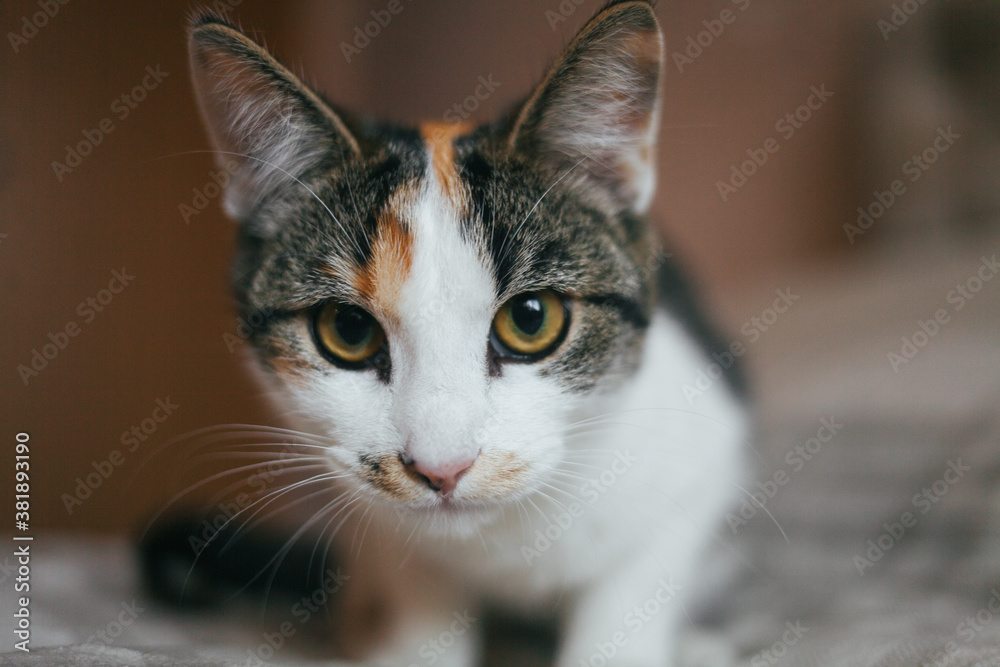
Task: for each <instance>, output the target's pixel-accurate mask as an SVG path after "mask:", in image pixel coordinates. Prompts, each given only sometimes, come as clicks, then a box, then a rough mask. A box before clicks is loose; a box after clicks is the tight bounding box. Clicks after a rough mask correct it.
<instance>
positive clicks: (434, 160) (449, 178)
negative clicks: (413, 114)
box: [420, 123, 472, 209]
mask: <svg viewBox="0 0 1000 667" xmlns="http://www.w3.org/2000/svg"><path fill="white" fill-rule="evenodd" d="M470 129H472V128H471V126H470V125H468V124H467V123H424V124H423V125H421V126H420V136H422V137H423V138H424V141H425V142H427V147H428V148H429V149H430V152H431V168H432V169H433V170H434V176H435V177H437V180H438V183H440V184H441V188H442V189H443V190H444V194H445V196H446V197H447V198H448V200H449V201H451V202H452V203H453V204H454V205H455V207H456V208H459V209H461V208H462V206H463V201H464V198H463V197H462V187H461V178H460V177H459V175H458V170H456V169H455V143H454V141H455V138H456V137H460V136H462V135H463V134H466V133H467V132H469V130H470Z"/></svg>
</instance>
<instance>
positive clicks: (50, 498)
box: [0, 0, 878, 531]
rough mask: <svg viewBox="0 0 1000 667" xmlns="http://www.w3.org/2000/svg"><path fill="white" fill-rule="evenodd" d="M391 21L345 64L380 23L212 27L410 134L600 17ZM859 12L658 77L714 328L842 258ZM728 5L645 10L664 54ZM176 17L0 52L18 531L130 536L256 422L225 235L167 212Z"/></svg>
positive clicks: (333, 14)
mask: <svg viewBox="0 0 1000 667" xmlns="http://www.w3.org/2000/svg"><path fill="white" fill-rule="evenodd" d="M403 3H404V11H403V12H402V13H401V14H399V15H398V16H396V17H394V18H393V20H392V22H391V23H390V24H389V25H388V26H387V27H385V28H384V30H383V31H382V32H381V34H380V35H378V36H377V37H375V38H373V39H372V40H371V43H370V44H369V45H368V46H367V47H366V48H365V49H364V50H362V51H361V53H360V54H356V55H355V56H354V58H353V61H352V62H351V63H348V62H346V60H345V58H344V56H343V55H342V53H341V48H340V43H341V42H343V41H349V40H351V39H352V38H353V34H354V28H355V27H356V26H363V24H364V23H365V22H366V21H368V20H370V19H371V17H370V16H368V11H369V10H370V9H371V8H381V7H384V6H385V4H386V3H385V2H383V1H381V0H375V1H374V2H371V3H352V4H350V5H348V4H347V3H336V4H335V3H323V2H300V3H281V4H279V3H264V2H255V1H254V0H246V1H244V2H243V3H241V4H240V6H239V7H238V8H237V9H236V10H234V12H233V16H234V17H236V18H238V19H239V21H240V22H241V23H242V25H243V26H245V27H247V28H253V29H255V31H256V32H254V33H253V34H255V35H257V36H258V37H260V38H261V39H263V40H264V41H266V43H267V44H268V45H269V46H270V47H272V48H274V49H275V50H276V52H277V53H278V54H279V55H280V56H282V57H283V58H284V59H285V60H286V62H287V63H288V64H289V65H291V66H292V67H293V68H295V69H297V70H300V71H304V72H306V73H308V77H307V80H312V81H315V82H316V83H317V84H318V85H319V87H320V88H321V89H323V90H325V91H326V92H327V93H328V95H329V96H330V97H331V98H332V99H335V100H336V101H338V102H340V103H342V104H345V105H347V106H351V107H354V108H359V109H365V110H369V111H371V112H373V113H376V114H380V115H384V116H388V117H390V118H394V119H400V120H410V121H413V120H417V119H419V118H426V117H430V118H438V117H440V116H441V115H442V114H443V113H444V112H445V110H447V109H448V108H450V107H451V106H452V105H453V104H455V103H461V102H462V101H463V100H465V99H466V98H467V96H469V95H470V94H471V93H472V92H473V91H474V90H475V88H476V85H477V79H478V77H480V76H484V77H489V76H492V77H493V79H494V81H498V82H500V84H501V85H500V86H499V87H498V88H497V90H496V92H495V93H494V94H493V95H492V96H490V97H489V98H488V99H486V100H484V101H483V102H482V105H481V108H480V109H479V110H478V111H477V114H476V116H477V117H484V116H488V115H490V114H491V113H494V112H497V111H498V110H501V109H503V108H504V107H506V106H507V105H509V104H511V103H512V102H514V101H515V100H517V99H518V98H519V97H521V96H522V95H524V94H526V92H527V91H528V89H529V87H530V86H531V84H532V82H533V81H534V80H535V79H536V78H537V77H539V76H540V75H541V74H542V73H543V71H544V68H545V65H546V63H547V61H548V60H549V59H550V58H552V57H553V56H555V55H556V54H557V53H558V51H559V49H560V48H561V46H562V44H563V43H565V41H567V40H568V39H569V38H570V37H571V36H572V34H573V32H574V31H575V30H576V28H577V27H578V26H579V25H581V24H582V23H583V22H584V21H585V20H586V19H587V18H588V17H589V16H590V15H591V14H592V13H593V12H594V11H595V10H596V9H597V8H598V7H599V5H600V4H602V3H601V1H599V0H585V1H584V2H583V3H582V5H581V6H580V7H579V8H578V9H576V10H575V12H573V13H572V14H571V15H570V16H569V17H568V19H567V20H566V21H565V22H561V23H559V24H557V25H556V26H555V29H553V28H552V27H551V26H550V23H549V20H548V18H547V16H546V11H547V10H549V11H555V12H558V11H559V2H558V1H557V0H545V1H542V2H539V1H537V0H516V1H510V2H502V3H498V2H462V1H460V0H448V1H439V2H433V3H432V2H416V1H412V0H403ZM831 5H835V6H836V7H831ZM858 5H860V3H855V2H851V3H825V2H824V3H820V2H804V3H786V2H783V1H780V0H753V1H752V2H751V3H750V5H749V8H748V9H747V10H746V12H744V13H740V12H737V13H738V14H739V16H738V20H737V21H736V23H734V24H732V25H730V26H728V27H727V28H726V30H725V32H724V33H723V34H722V35H721V36H720V37H719V38H718V39H717V40H716V42H715V43H714V44H713V45H711V46H710V47H708V48H706V49H705V52H704V54H703V55H701V56H700V57H699V58H698V59H697V60H696V61H695V62H694V63H693V64H691V65H689V66H688V68H686V69H685V71H684V72H682V73H681V72H678V71H677V68H676V67H675V66H674V65H673V64H671V65H669V66H668V69H667V75H666V77H665V79H666V81H665V93H666V94H665V105H664V108H663V125H664V130H663V133H662V143H661V146H662V149H661V154H660V165H661V170H662V171H661V189H660V194H659V199H658V201H657V204H656V213H657V216H658V219H659V220H660V221H661V222H662V224H664V226H665V227H666V228H667V229H668V230H669V232H670V233H671V236H672V238H674V239H675V241H676V248H677V250H678V253H679V254H680V255H681V256H682V257H684V258H686V259H687V262H688V263H689V264H691V265H692V266H693V267H694V268H695V269H696V271H697V273H698V275H699V277H700V278H701V280H702V281H703V282H704V283H705V284H706V285H707V286H708V288H709V294H710V295H711V297H712V298H713V299H714V301H715V303H717V304H720V307H721V306H724V305H725V302H726V299H727V298H729V297H728V296H727V295H728V294H730V288H731V287H733V286H739V285H743V284H745V283H746V282H747V281H751V280H753V279H754V278H755V277H757V278H759V277H760V276H763V275H766V274H773V273H776V272H777V273H779V274H780V272H781V271H784V270H791V269H790V268H789V267H794V266H795V265H796V264H797V263H800V262H803V261H806V260H809V259H811V258H813V257H816V256H819V255H823V254H827V255H829V254H830V253H836V251H837V249H838V248H842V247H843V240H842V232H841V230H840V224H841V222H842V221H843V219H844V217H845V215H848V214H849V212H850V210H851V208H852V206H851V203H850V202H849V201H847V200H848V199H849V197H847V196H846V194H847V193H849V191H850V187H851V180H850V178H848V177H847V176H845V175H846V174H848V173H849V169H847V165H849V164H850V160H851V155H852V150H853V147H852V145H851V142H850V141H848V140H846V139H845V138H846V137H848V136H850V133H849V131H848V130H849V125H850V110H851V108H852V105H853V104H855V103H856V100H855V99H854V92H853V87H852V78H851V73H852V72H854V71H855V70H856V64H855V63H854V62H853V61H854V59H855V58H856V55H855V54H857V53H859V52H860V47H859V45H858V44H857V43H856V40H854V39H853V38H852V35H854V34H856V33H857V30H855V27H856V25H857V20H858V16H857V15H858V11H856V10H855V9H854V8H855V7H856V6H858ZM563 6H564V7H567V6H568V7H573V6H574V5H573V3H572V2H570V1H569V0H566V1H564V2H563ZM732 6H733V3H731V2H728V0H727V1H725V2H723V1H719V0H716V1H713V2H711V3H694V2H690V3H660V5H659V9H658V11H659V13H660V16H661V19H662V23H663V26H664V30H665V33H666V36H667V45H668V51H671V52H672V51H674V50H679V49H683V48H684V47H685V46H686V44H685V41H686V38H687V37H688V35H694V34H696V33H698V32H700V31H702V30H704V26H702V21H703V20H705V19H712V18H715V17H717V16H718V15H719V12H720V11H721V10H722V9H723V8H724V7H732ZM188 7H189V3H188V2H187V1H186V0H185V1H184V2H159V3H137V2H123V1H119V2H79V1H78V0H70V2H68V4H65V5H60V6H59V12H58V13H57V14H56V15H55V16H54V17H52V18H50V19H48V22H47V25H45V26H44V27H42V28H40V29H39V30H38V31H37V34H35V35H34V36H32V37H31V38H30V39H29V40H28V41H27V42H26V43H22V44H19V45H18V51H17V52H16V53H15V52H14V49H13V47H12V46H11V45H10V43H9V41H8V39H5V40H4V42H5V43H4V44H2V45H0V53H2V54H3V55H2V58H3V65H2V73H0V77H2V83H3V93H2V102H0V114H2V116H0V233H2V234H5V235H6V236H3V237H0V303H2V306H3V314H4V317H3V323H2V324H0V331H2V335H0V340H2V344H0V349H2V352H0V356H2V362H0V390H2V395H3V398H4V400H3V403H2V407H0V415H2V420H0V423H2V425H3V430H2V432H0V438H2V440H3V443H4V444H3V447H2V448H0V451H3V452H9V451H11V448H12V447H13V440H14V435H15V433H16V432H18V431H22V430H23V431H27V432H29V433H30V435H31V446H32V457H33V458H32V464H33V466H34V467H33V469H32V480H33V487H32V494H33V505H32V519H33V523H34V525H35V526H36V527H43V526H44V527H49V528H71V529H99V530H106V531H122V530H129V529H132V528H133V527H135V526H136V525H137V524H138V523H139V522H140V519H141V518H142V517H145V516H148V515H149V514H150V513H151V512H152V511H155V510H156V509H158V508H159V507H161V506H162V505H163V503H164V501H165V499H166V498H168V497H169V496H170V495H171V494H172V493H173V491H175V490H176V489H177V488H178V485H183V484H186V483H190V482H191V480H194V479H198V477H199V475H201V474H204V470H203V469H201V468H199V469H197V470H194V471H191V472H188V473H182V472H180V471H181V470H182V468H183V465H182V464H183V460H182V458H183V457H182V455H181V453H180V449H179V448H177V447H172V448H168V450H167V451H166V453H163V454H160V455H157V456H155V457H154V456H152V454H153V453H154V451H155V450H156V449H157V448H158V447H160V446H162V445H163V444H164V443H166V442H167V441H168V440H169V438H171V437H174V436H177V435H180V434H184V433H186V432H189V431H191V430H193V429H197V428H201V427H205V426H210V425H213V424H220V423H262V422H264V421H267V420H268V419H269V417H268V415H267V414H266V413H265V412H263V409H262V402H261V401H260V400H259V397H258V392H257V390H256V388H255V387H254V386H252V385H251V383H250V382H249V381H248V377H247V375H246V374H245V373H244V372H243V370H242V368H241V361H240V356H239V354H238V353H231V352H230V351H229V349H227V345H226V343H225V341H224V338H223V335H224V334H227V333H229V334H233V333H235V330H236V322H235V320H234V318H233V316H232V315H231V313H230V309H229V305H230V304H229V296H228V291H227V265H228V258H229V255H230V251H231V239H232V231H233V230H232V225H231V223H230V222H229V221H227V220H225V219H224V218H223V216H222V215H221V214H220V212H219V210H218V202H217V200H216V201H212V202H211V203H210V204H209V205H208V207H207V208H206V209H205V210H204V211H202V212H200V213H199V214H198V215H196V216H194V217H192V218H191V219H190V221H189V222H185V220H184V219H183V217H182V214H181V212H180V210H179V207H180V205H182V204H187V205H192V204H194V203H195V202H194V197H195V192H194V190H196V189H197V190H203V189H204V188H205V186H206V185H208V184H210V183H211V180H210V178H211V172H212V171H213V170H214V167H213V164H212V161H211V158H210V156H209V155H208V154H206V153H203V152H197V151H203V150H204V149H205V148H207V141H206V138H205V135H204V134H203V132H202V130H201V129H200V126H199V120H198V116H197V113H196V110H195V106H194V102H193V99H192V94H191V89H190V86H189V84H188V79H187V74H186V64H185V59H186V56H185V39H184V30H183V25H184V20H185V16H186V12H187V10H188ZM38 11H40V10H39V6H38V4H37V3H36V2H29V1H23V2H22V1H16V2H8V3H5V4H4V7H3V9H2V10H0V27H2V28H3V31H2V32H3V33H4V34H7V33H8V32H9V31H19V30H20V29H21V26H22V17H24V16H26V15H27V16H30V15H33V14H35V13H37V12H38ZM869 27H870V26H869ZM864 34H865V35H867V37H866V38H865V39H868V40H870V38H871V37H872V36H873V35H874V37H875V39H877V38H878V34H877V32H872V31H871V30H868V31H867V32H865V33H864ZM147 66H149V67H152V68H157V67H159V68H160V70H161V71H162V72H165V73H167V75H166V77H165V78H164V79H163V80H162V82H160V83H159V84H158V85H157V86H156V87H155V89H153V90H151V91H149V92H148V96H147V98H146V99H145V100H144V101H142V102H139V103H138V104H137V105H136V108H135V109H130V110H129V113H128V116H127V117H125V118H120V117H119V115H118V113H116V112H119V111H120V109H121V107H120V106H115V107H112V104H113V102H114V100H115V99H116V98H117V97H119V96H121V95H122V94H123V93H126V92H127V91H129V90H131V89H132V88H133V87H134V86H136V85H139V84H141V83H142V81H143V78H144V77H145V76H146V68H147ZM149 81H150V82H151V80H149ZM821 84H826V86H827V88H828V89H829V90H831V91H834V93H835V94H834V97H833V98H832V99H831V101H830V102H829V103H828V104H827V105H826V106H824V107H823V108H822V109H821V110H819V111H817V112H816V115H815V118H814V119H812V120H811V121H809V123H808V124H807V125H806V127H804V128H803V129H802V130H801V131H800V132H798V133H796V135H795V136H794V137H793V138H792V139H790V140H788V141H787V142H786V141H784V140H781V149H780V151H779V152H778V153H777V154H775V155H774V156H772V157H771V158H770V160H769V162H768V163H767V164H766V165H765V167H763V168H762V169H761V170H760V173H758V174H757V175H755V176H754V177H753V178H752V179H750V182H749V183H748V184H747V185H746V186H744V187H743V188H742V189H741V191H740V192H738V193H737V194H735V195H734V196H732V198H731V199H730V200H729V201H728V202H726V203H724V202H722V201H721V200H720V197H719V195H718V193H717V190H716V186H715V182H716V181H717V180H718V179H720V178H724V177H726V176H727V175H728V172H729V168H730V165H732V164H733V163H734V162H736V161H737V160H739V161H742V160H743V159H745V155H744V152H745V151H746V149H752V148H757V147H759V146H760V145H762V143H763V141H764V139H765V138H767V137H768V136H774V135H775V132H774V123H775V121H776V120H777V119H778V118H779V117H780V116H782V115H784V114H785V113H786V112H789V111H792V110H794V109H795V107H797V106H798V105H800V104H802V103H803V102H804V101H805V98H806V96H807V95H808V90H809V87H810V86H811V85H817V86H819V85H821ZM121 113H123V112H121ZM105 118H107V119H110V123H112V124H113V127H114V129H113V131H112V132H111V133H110V134H108V135H107V136H105V137H104V138H103V139H102V140H101V142H100V144H99V145H97V146H96V147H94V149H93V152H92V153H91V154H90V155H87V156H86V157H83V158H82V161H81V163H80V164H79V166H77V167H75V168H74V169H73V170H72V172H71V173H65V174H63V175H62V179H61V181H60V180H59V179H58V178H57V176H56V174H55V173H54V172H53V168H52V163H53V162H54V161H59V162H63V161H64V160H65V154H66V149H65V146H67V144H70V145H75V144H77V142H79V141H81V140H82V139H83V138H84V135H83V132H85V131H91V130H93V129H94V128H97V127H99V126H100V124H101V121H102V120H103V119H105ZM105 127H107V123H105ZM192 151H195V152H192ZM122 269H124V270H125V271H126V272H127V273H128V274H130V275H133V276H134V279H132V280H131V282H130V283H129V284H128V286H127V287H125V288H124V290H122V291H121V293H119V294H115V295H113V298H112V300H111V302H110V303H108V304H107V306H106V307H104V308H103V310H102V311H101V312H99V313H96V312H95V313H94V314H93V316H92V321H90V318H91V315H89V314H88V313H87V311H86V306H84V307H83V310H80V309H78V308H79V304H81V303H85V300H86V299H87V298H88V297H97V296H100V295H101V294H100V291H101V290H102V289H104V288H106V287H107V286H108V283H109V280H110V279H111V278H112V275H113V271H115V270H122ZM116 287H117V285H116ZM104 296H107V294H105V295H104ZM723 310H724V308H723ZM73 324H75V325H76V326H78V327H79V332H78V335H76V336H74V337H72V338H69V339H68V341H67V344H66V345H65V349H62V350H59V351H58V356H56V357H55V358H54V359H52V360H50V361H48V365H47V367H46V368H45V369H44V370H42V371H41V372H40V373H39V374H38V375H37V376H35V377H31V378H30V379H29V381H28V383H27V385H25V383H24V382H22V379H21V378H20V376H19V373H18V371H17V367H18V365H21V364H23V365H29V364H30V362H31V356H32V351H33V350H42V348H43V346H44V345H45V344H46V343H48V342H49V341H48V335H49V334H50V333H51V334H57V333H58V332H60V331H63V330H64V329H65V328H66V326H67V325H70V327H71V330H73V329H72V325H73ZM48 351H49V352H52V349H51V348H50V349H49V350H48ZM168 397H169V399H170V401H171V402H172V403H174V404H176V405H178V406H179V407H177V409H176V411H175V413H174V414H173V415H172V416H170V417H169V418H168V419H167V420H166V421H165V422H164V423H163V424H161V425H159V426H158V427H157V430H156V432H155V433H153V434H152V435H151V436H150V437H149V439H148V441H147V442H145V443H143V444H142V445H141V446H140V447H138V448H137V449H136V451H135V452H131V453H129V452H123V454H122V457H123V459H124V460H123V462H122V463H121V465H120V466H118V467H117V468H115V470H114V472H113V473H112V475H111V476H110V477H109V478H108V479H107V480H106V481H104V482H103V483H102V485H101V486H100V487H99V488H98V489H96V490H94V491H93V492H92V495H91V497H90V498H88V499H86V500H85V501H84V502H83V503H82V505H80V506H79V507H76V508H75V509H74V511H73V513H72V515H70V514H69V513H68V512H67V511H66V509H65V508H64V505H63V502H62V500H61V498H62V496H63V494H72V493H73V492H74V487H75V486H76V481H75V480H76V479H77V478H78V477H86V476H87V474H88V473H91V472H93V471H94V465H95V463H96V464H98V465H99V464H100V462H102V461H104V460H106V459H107V458H108V457H109V455H110V454H111V453H112V452H113V451H114V450H125V449H126V448H125V447H123V445H122V444H121V442H120V438H121V436H122V434H123V433H124V432H126V431H127V430H128V429H130V427H132V426H133V425H139V424H140V423H141V422H142V421H143V420H144V419H146V418H149V417H151V416H152V415H153V412H154V408H155V405H156V401H157V399H166V398H168ZM151 423H152V422H148V421H147V426H149V425H150V424H151ZM12 468H13V459H12V457H10V456H9V455H8V454H4V455H3V457H0V486H2V487H3V488H10V480H11V475H12ZM133 478H134V482H133V481H132V480H133ZM184 480H186V481H184ZM6 529H7V527H6V525H0V530H6Z"/></svg>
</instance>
